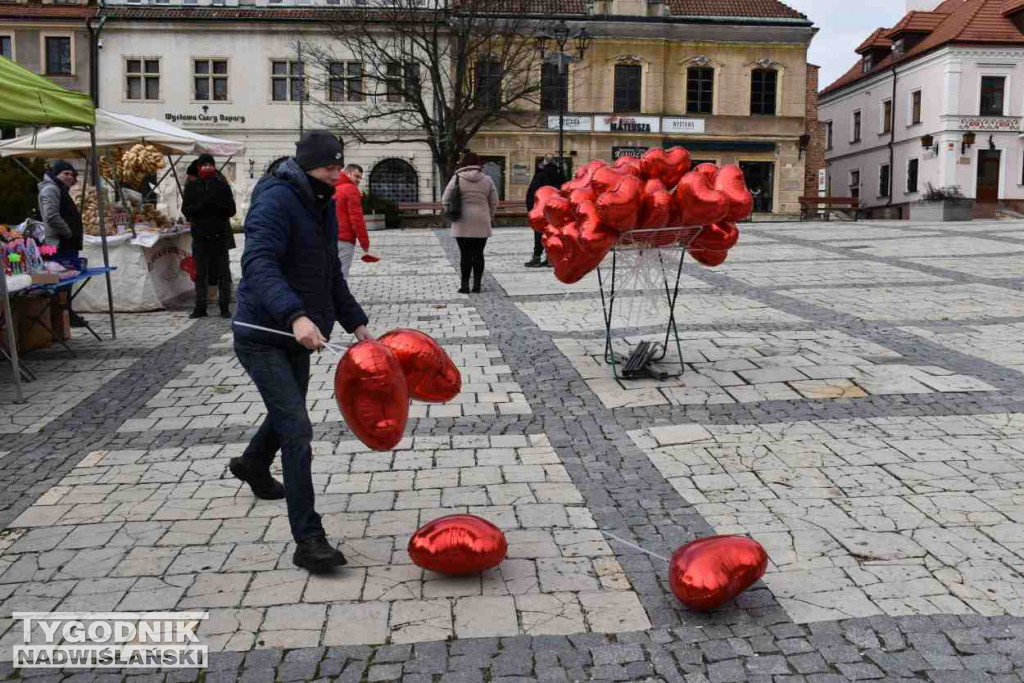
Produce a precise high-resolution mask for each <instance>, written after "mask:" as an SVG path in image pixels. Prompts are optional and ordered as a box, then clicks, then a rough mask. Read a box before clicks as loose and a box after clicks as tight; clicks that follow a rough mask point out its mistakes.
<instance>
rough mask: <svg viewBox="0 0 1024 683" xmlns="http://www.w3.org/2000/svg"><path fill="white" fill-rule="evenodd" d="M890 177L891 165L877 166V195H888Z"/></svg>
mask: <svg viewBox="0 0 1024 683" xmlns="http://www.w3.org/2000/svg"><path fill="white" fill-rule="evenodd" d="M891 178H892V167H891V166H889V164H882V165H881V166H879V167H878V196H879V197H888V196H889V183H890V180H891Z"/></svg>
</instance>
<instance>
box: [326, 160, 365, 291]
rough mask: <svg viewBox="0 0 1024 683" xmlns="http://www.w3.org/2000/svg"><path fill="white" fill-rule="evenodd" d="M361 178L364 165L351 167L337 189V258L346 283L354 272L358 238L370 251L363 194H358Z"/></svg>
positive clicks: (347, 167)
mask: <svg viewBox="0 0 1024 683" xmlns="http://www.w3.org/2000/svg"><path fill="white" fill-rule="evenodd" d="M362 179H363V168H362V166H357V165H356V164H349V165H348V166H346V167H345V170H344V172H343V173H342V174H341V180H339V181H338V184H337V185H336V186H335V189H334V205H335V211H337V212H338V258H339V259H341V274H342V275H344V276H345V279H346V280H347V279H348V274H349V272H350V271H351V270H352V256H353V255H354V254H355V251H356V239H358V240H359V246H361V247H362V248H363V251H364V252H365V251H369V249H370V236H369V235H367V234H366V219H365V218H364V217H363V194H362V193H361V192H360V191H359V183H360V181H362Z"/></svg>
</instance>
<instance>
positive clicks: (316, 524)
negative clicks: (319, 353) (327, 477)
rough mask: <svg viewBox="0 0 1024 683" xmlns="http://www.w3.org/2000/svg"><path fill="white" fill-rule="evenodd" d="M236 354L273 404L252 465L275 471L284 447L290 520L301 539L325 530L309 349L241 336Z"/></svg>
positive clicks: (248, 457)
mask: <svg viewBox="0 0 1024 683" xmlns="http://www.w3.org/2000/svg"><path fill="white" fill-rule="evenodd" d="M235 354H236V355H237V356H238V360H239V361H241V363H242V367H244V368H245V371H246V372H248V373H249V377H251V378H252V381H253V382H255V383H256V388H257V389H258V390H259V392H260V396H261V397H263V403H264V404H265V405H266V406H267V417H266V418H265V419H264V420H263V424H262V425H260V429H259V431H258V432H256V436H254V437H253V438H252V441H250V442H249V446H248V448H246V449H245V453H243V454H242V458H244V459H245V464H246V466H247V467H249V468H250V469H252V470H254V471H261V472H269V471H270V464H271V463H272V462H273V461H274V455H275V454H276V453H277V451H278V450H280V451H281V466H282V467H283V468H284V490H285V502H287V503H288V522H289V524H291V528H292V536H293V537H294V538H295V540H300V539H304V538H312V537H314V536H320V535H322V534H323V533H324V527H323V525H322V524H321V523H320V515H318V514H317V512H316V509H315V507H314V504H315V501H314V493H313V474H312V471H311V467H312V462H313V448H312V446H311V445H310V443H311V442H312V440H313V425H311V424H310V422H309V413H308V412H306V390H307V389H308V388H309V352H308V351H287V350H285V349H283V348H279V347H276V346H267V345H263V344H254V343H252V342H247V341H242V340H238V339H236V340H235Z"/></svg>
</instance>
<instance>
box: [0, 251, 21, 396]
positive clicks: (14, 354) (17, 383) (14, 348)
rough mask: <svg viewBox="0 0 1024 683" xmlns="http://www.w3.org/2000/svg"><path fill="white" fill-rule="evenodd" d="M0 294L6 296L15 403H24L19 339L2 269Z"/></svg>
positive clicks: (5, 318) (8, 346) (5, 306)
mask: <svg viewBox="0 0 1024 683" xmlns="http://www.w3.org/2000/svg"><path fill="white" fill-rule="evenodd" d="M0 295H2V296H3V298H4V321H5V322H6V323H7V324H6V325H5V327H6V328H7V350H8V352H9V354H10V359H11V370H13V371H14V395H15V397H16V398H15V403H24V402H25V396H24V394H23V393H22V391H21V367H20V366H19V364H18V341H17V340H16V339H15V338H14V316H13V315H12V314H11V297H10V296H9V294H8V292H7V276H6V275H5V274H4V272H3V270H0Z"/></svg>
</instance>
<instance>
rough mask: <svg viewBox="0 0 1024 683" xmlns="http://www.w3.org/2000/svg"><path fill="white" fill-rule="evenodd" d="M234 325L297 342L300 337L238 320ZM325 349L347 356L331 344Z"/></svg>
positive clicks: (233, 322) (327, 343)
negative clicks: (289, 338)
mask: <svg viewBox="0 0 1024 683" xmlns="http://www.w3.org/2000/svg"><path fill="white" fill-rule="evenodd" d="M232 324H233V325H238V326H239V327H248V328H249V329H253V330H259V331H260V332H269V333H270V334H279V335H281V336H282V337H291V338H292V339H295V340H296V341H298V337H296V336H295V335H294V334H292V333H291V332H285V331H284V330H275V329H272V328H269V327H262V326H260V325H252V324H250V323H243V322H240V321H238V320H233V321H232ZM324 348H325V349H327V350H328V351H333V352H334V353H336V354H338V355H339V356H344V355H345V352H344V351H343V350H341V349H339V348H338V347H337V346H334V345H333V344H331V343H330V342H324Z"/></svg>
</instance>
